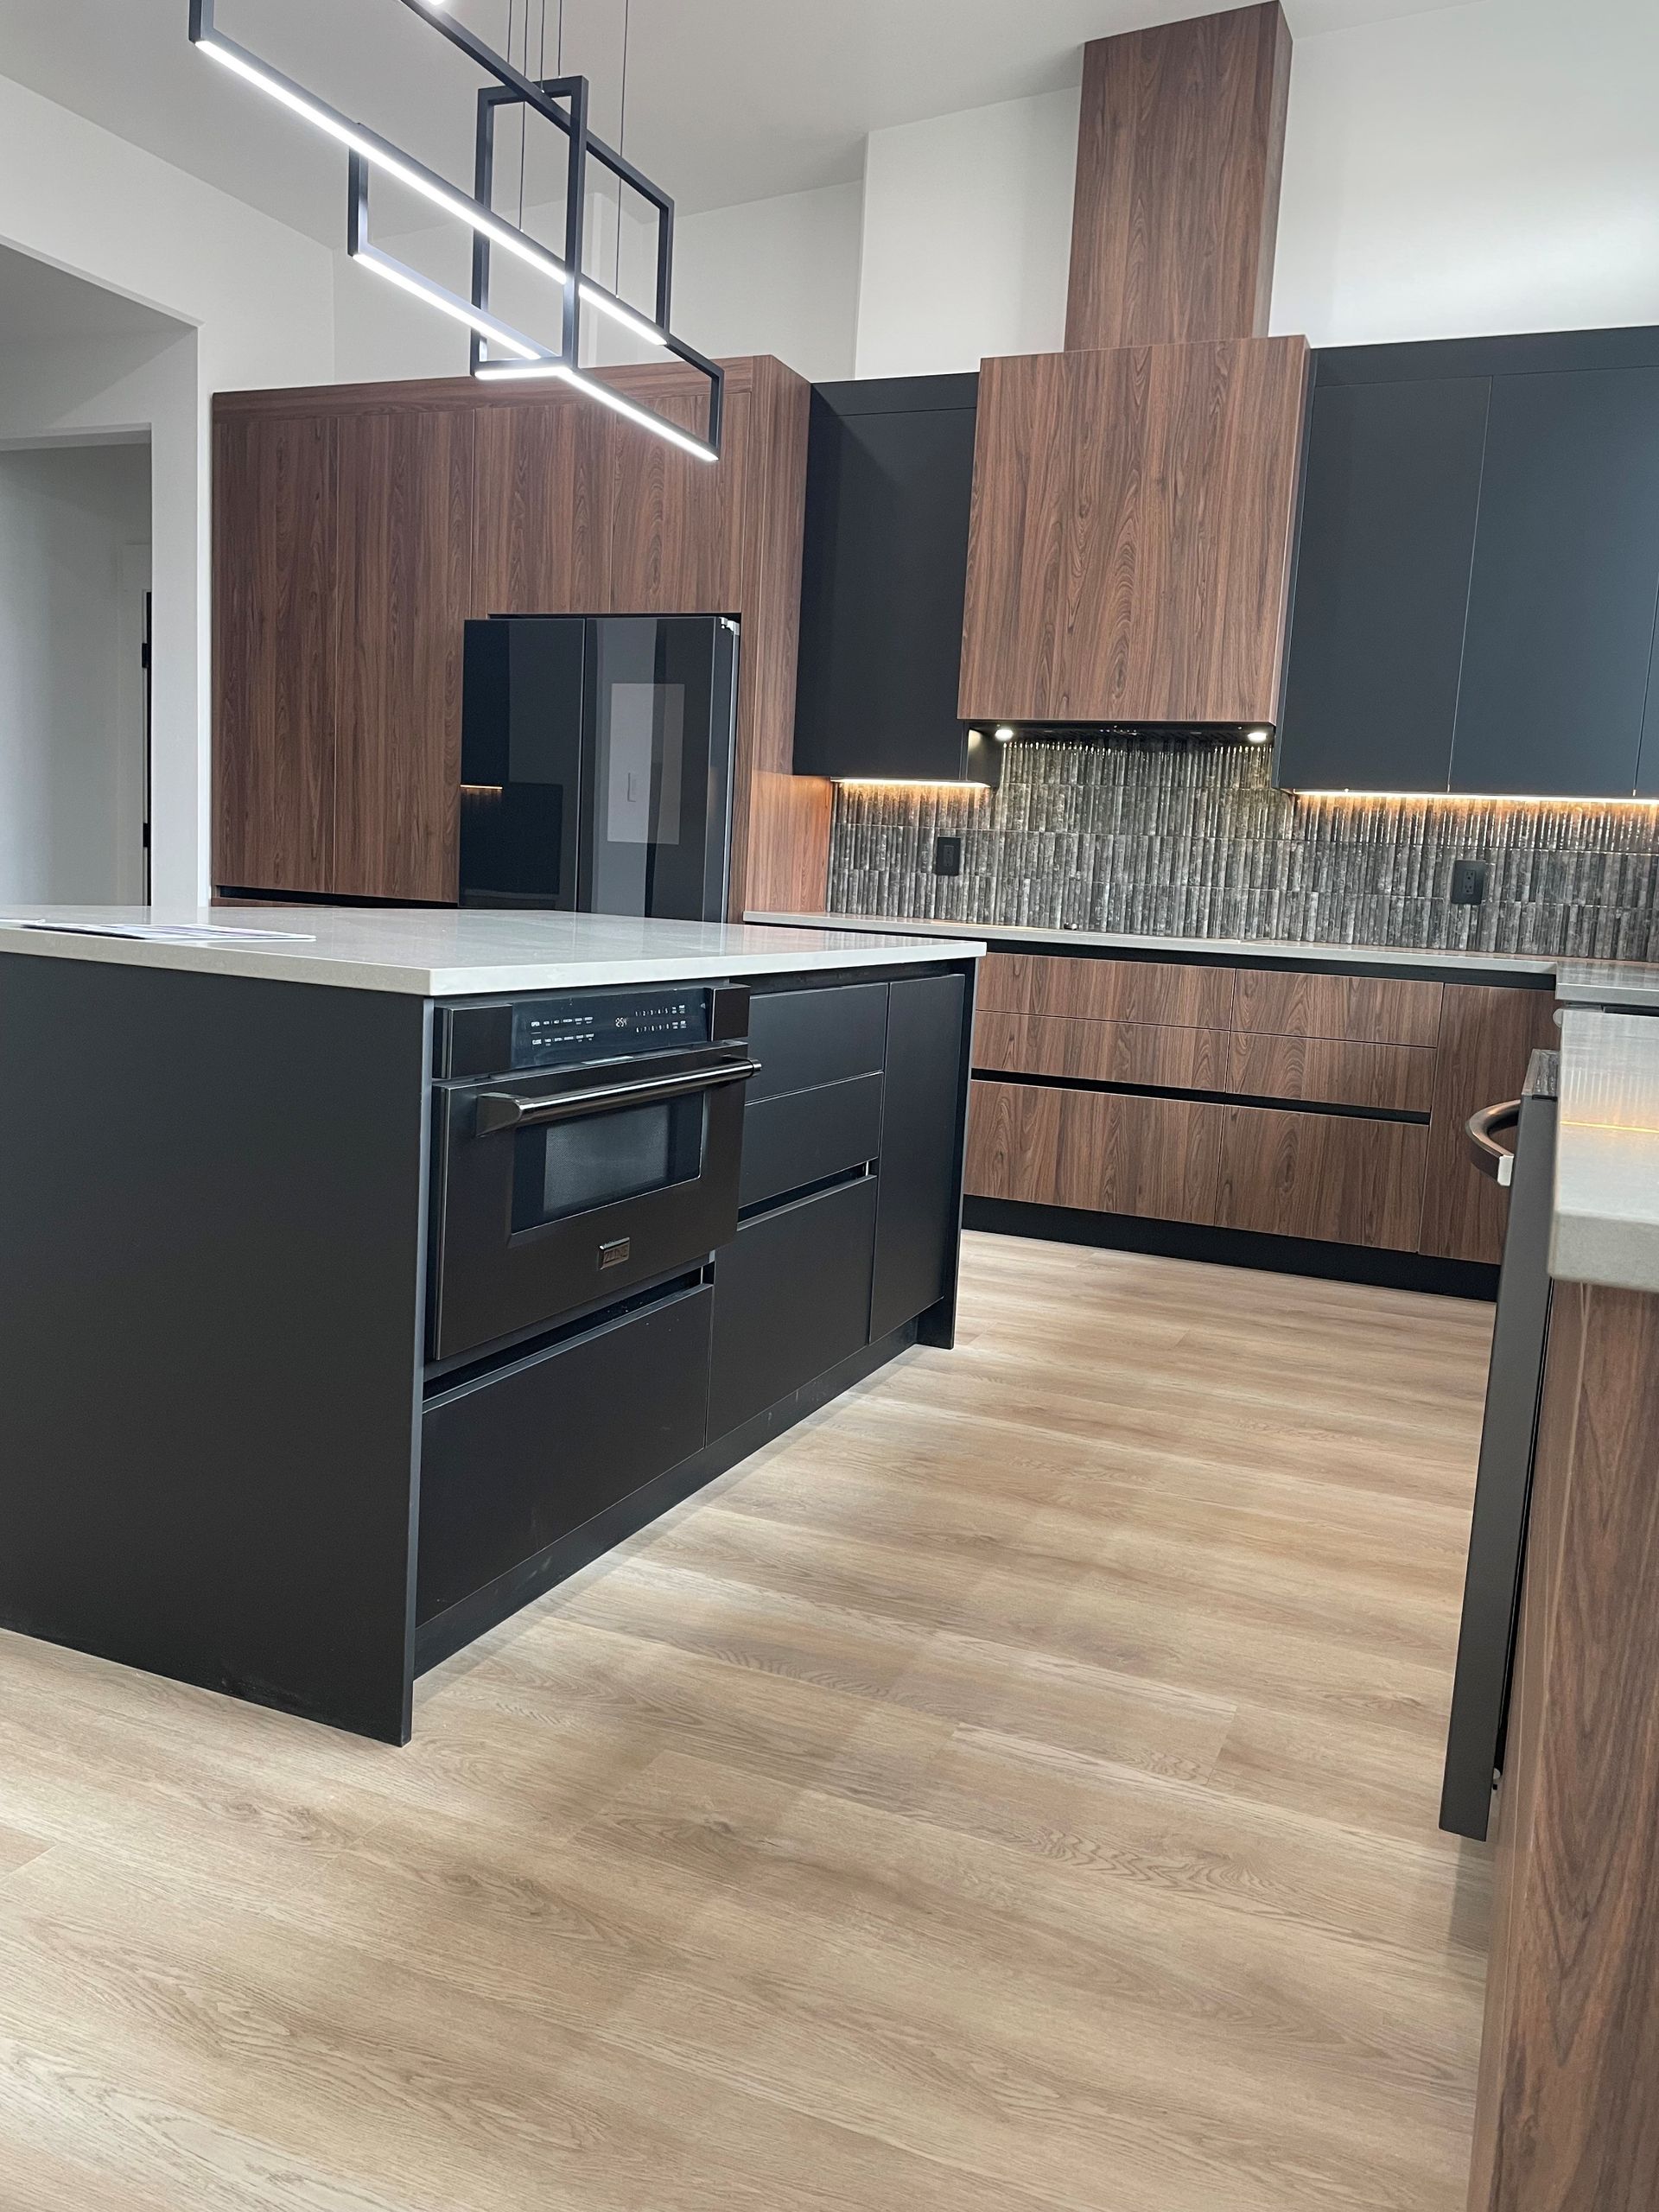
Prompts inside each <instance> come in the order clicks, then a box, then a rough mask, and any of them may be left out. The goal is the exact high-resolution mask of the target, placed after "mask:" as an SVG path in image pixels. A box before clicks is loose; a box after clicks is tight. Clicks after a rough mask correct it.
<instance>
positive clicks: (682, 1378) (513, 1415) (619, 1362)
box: [415, 1290, 714, 1622]
mask: <svg viewBox="0 0 1659 2212" xmlns="http://www.w3.org/2000/svg"><path fill="white" fill-rule="evenodd" d="M713 1307H714V1294H713V1293H712V1292H711V1291H709V1290H693V1291H687V1292H684V1293H683V1294H680V1295H679V1296H677V1297H674V1298H671V1299H669V1300H665V1301H664V1303H663V1304H661V1305H659V1306H647V1307H646V1308H645V1309H644V1311H642V1312H640V1313H631V1314H627V1315H625V1316H624V1317H623V1319H620V1320H619V1321H614V1322H612V1323H611V1324H609V1325H607V1326H606V1327H603V1328H600V1329H596V1330H594V1331H593V1332H591V1333H590V1334H588V1335H586V1336H581V1337H576V1338H573V1339H571V1340H570V1341H569V1343H566V1344H557V1345H555V1346H554V1347H553V1348H552V1349H551V1350H550V1351H545V1352H542V1353H539V1354H537V1355H536V1356H535V1357H531V1358H530V1359H527V1360H524V1362H522V1363H520V1364H519V1365H518V1366H516V1367H509V1368H506V1369H504V1370H500V1371H499V1372H497V1373H494V1374H491V1375H486V1376H484V1377H483V1378H482V1379H481V1380H480V1381H479V1382H476V1383H467V1384H463V1385H462V1386H461V1388H460V1389H456V1390H454V1391H451V1392H450V1393H449V1394H448V1395H447V1396H442V1397H437V1398H435V1399H434V1400H433V1401H432V1402H431V1403H430V1404H429V1406H428V1407H427V1408H426V1413H425V1415H424V1417H423V1421H422V1424H421V1520H420V1545H419V1564H418V1567H417V1570H416V1605H415V1611H416V1620H417V1621H421V1622H426V1621H429V1620H430V1619H432V1618H433V1617H434V1616H435V1614H438V1613H441V1612H443V1611H446V1610H447V1609H448V1607H449V1606H451V1605H457V1604H459V1603H460V1601H461V1599H463V1598H469V1597H471V1596H472V1595H473V1593H474V1592H475V1591H479V1590H482V1589H484V1588H485V1587H486V1586H487V1585H488V1584H490V1583H492V1582H493V1581H494V1580H496V1578H497V1577H498V1576H499V1575H502V1574H505V1573H508V1571H509V1570H510V1569H511V1568H512V1567H520V1566H522V1565H523V1564H524V1561H525V1560H531V1559H534V1558H535V1556H536V1555H537V1553H538V1552H541V1551H543V1550H545V1549H546V1548H547V1547H548V1545H550V1544H552V1543H556V1542H557V1541H558V1540H559V1539H560V1538H561V1537H562V1536H568V1535H570V1534H571V1532H572V1531H573V1530H575V1529H579V1528H580V1527H581V1526H582V1522H584V1521H591V1520H592V1519H593V1517H594V1514H596V1513H601V1512H603V1511H604V1510H605V1508H606V1507H607V1506H609V1505H614V1504H616V1503H618V1501H619V1500H620V1499H621V1498H625V1497H627V1496H628V1495H629V1494H630V1492H632V1491H636V1490H638V1489H639V1487H640V1485H641V1484H644V1483H648V1482H650V1481H651V1480H652V1478H653V1477H655V1476H657V1475H661V1474H665V1473H666V1472H667V1471H668V1470H669V1469H670V1468H671V1467H677V1466H678V1465H679V1464H680V1462H681V1461H682V1460H683V1459H690V1458H691V1456H692V1455H693V1453H694V1452H700V1451H701V1450H702V1446H703V1441H704V1438H705V1434H706V1430H707V1420H708V1408H709V1337H710V1331H711V1327H712V1322H713Z"/></svg>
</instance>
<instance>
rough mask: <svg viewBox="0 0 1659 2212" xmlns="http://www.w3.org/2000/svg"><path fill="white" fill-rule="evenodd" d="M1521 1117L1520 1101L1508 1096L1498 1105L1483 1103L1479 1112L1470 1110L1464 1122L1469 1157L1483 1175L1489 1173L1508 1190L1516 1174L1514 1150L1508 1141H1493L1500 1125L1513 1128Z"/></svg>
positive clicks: (1503, 1127)
mask: <svg viewBox="0 0 1659 2212" xmlns="http://www.w3.org/2000/svg"><path fill="white" fill-rule="evenodd" d="M1520 1119H1521V1101H1520V1100H1519V1099H1518V1098H1507V1099H1505V1100H1504V1102H1503V1104H1502V1105H1501V1106H1483V1107H1482V1108H1481V1109H1480V1111H1479V1113H1478V1114H1471V1116H1469V1119H1468V1120H1467V1121H1466V1122H1465V1123H1464V1128H1465V1133H1466V1134H1467V1135H1468V1139H1469V1157H1470V1158H1471V1160H1473V1161H1474V1163H1475V1165H1476V1166H1477V1167H1478V1168H1479V1170H1480V1172H1481V1173H1482V1174H1483V1175H1490V1176H1491V1179H1492V1180H1493V1182H1494V1183H1497V1184H1498V1185H1500V1186H1501V1187H1502V1188H1503V1189H1504V1190H1508V1188H1509V1186H1510V1180H1511V1179H1512V1178H1513V1176H1514V1174H1515V1154H1513V1153H1512V1152H1511V1151H1510V1148H1509V1147H1508V1146H1507V1145H1503V1144H1495V1143H1494V1142H1493V1141H1492V1140H1493V1139H1494V1137H1495V1136H1496V1135H1497V1132H1498V1130H1499V1129H1512V1128H1514V1127H1515V1125H1516V1122H1518V1121H1519V1120H1520Z"/></svg>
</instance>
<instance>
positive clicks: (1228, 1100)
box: [973, 1068, 1429, 1129]
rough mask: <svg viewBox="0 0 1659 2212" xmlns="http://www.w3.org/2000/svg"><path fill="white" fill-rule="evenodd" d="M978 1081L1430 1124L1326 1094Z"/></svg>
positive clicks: (979, 1072)
mask: <svg viewBox="0 0 1659 2212" xmlns="http://www.w3.org/2000/svg"><path fill="white" fill-rule="evenodd" d="M973 1075H974V1081H975V1082H976V1083H1019V1084H1026V1085H1027V1087H1028V1088H1029V1089H1031V1090H1098V1091H1104V1092H1107V1093H1109V1095H1110V1096H1113V1097H1116V1098H1182V1099H1185V1100H1187V1101H1189V1102H1190V1103H1194V1104H1197V1105H1200V1106H1262V1107H1266V1108H1267V1109H1269V1110H1270V1111H1271V1112H1273V1113H1275V1114H1278V1113H1286V1114H1330V1115H1333V1116H1337V1117H1338V1118H1339V1119H1340V1120H1343V1121H1347V1122H1414V1123H1415V1124H1416V1126H1417V1127H1418V1128H1425V1129H1426V1128H1427V1127H1428V1121H1429V1117H1428V1116H1427V1114H1418V1113H1414V1112H1412V1111H1411V1110H1410V1109H1409V1108H1407V1107H1404V1106H1350V1105H1338V1104H1337V1103H1334V1102H1332V1101H1331V1100H1329V1099H1323V1098H1275V1097H1271V1096H1267V1095H1266V1094H1260V1095H1259V1094H1257V1093H1256V1092H1255V1091H1249V1090H1185V1089H1184V1088H1183V1087H1182V1086H1181V1085H1180V1084H1166V1083H1103V1082H1101V1081H1099V1080H1098V1079H1096V1078H1093V1077H1085V1076H1069V1075H1027V1074H1024V1073H1020V1074H1014V1073H1011V1072H1009V1071H1006V1070H1004V1069H1001V1068H976V1069H975V1070H974V1071H973Z"/></svg>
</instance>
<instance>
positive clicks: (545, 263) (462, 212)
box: [196, 31, 668, 346]
mask: <svg viewBox="0 0 1659 2212" xmlns="http://www.w3.org/2000/svg"><path fill="white" fill-rule="evenodd" d="M196 45H197V48H198V49H199V50H200V52H201V53H203V54H211V55H212V56H213V60H215V61H217V62H219V63H221V64H222V65H223V67H225V68H226V69H230V70H232V71H234V73H236V75H238V77H241V78H244V79H245V80H246V81H247V82H248V83H249V84H250V85H256V86H258V88H259V90H260V91H261V92H264V93H267V94H268V95H269V96H270V99H274V100H277V101H278V102H280V103H281V105H283V107H285V108H289V109H290V110H291V111H293V113H294V114H296V115H298V116H302V117H303V118H305V120H306V122H308V123H310V124H315V126H316V128H317V129H318V130H322V131H326V132H327V135H328V136H329V137H331V138H334V139H337V140H338V141H339V142H340V144H341V145H342V146H346V147H349V148H350V149H351V151H352V152H353V153H354V154H360V155H361V156H362V157H363V159H364V160H365V162H372V164H373V166H374V167H375V168H378V169H384V170H385V174H386V175H388V176H391V177H396V178H397V181H398V183H399V184H403V185H407V186H408V188H409V189H410V191H411V192H417V193H419V194H420V195H421V196H422V198H423V199H424V200H430V201H431V202H432V204H433V205H434V207H442V209H443V211H444V213H445V214H447V215H453V216H454V218H455V219H456V220H457V221H458V222H462V223H466V224H467V225H468V226H470V227H471V228H472V229H473V230H475V231H477V232H480V233H481V235H482V236H483V237H485V238H488V239H489V241H490V243H491V245H499V247H500V248H501V249H502V251H504V252H506V253H512V254H516V255H517V256H518V258H519V260H520V261H525V262H528V263H529V264H530V265H531V268H532V269H537V270H540V271H541V272H542V274H543V276H547V277H552V278H553V279H554V280H555V282H556V283H560V284H563V283H564V282H565V280H566V278H567V277H568V276H569V270H568V269H567V268H566V266H565V264H564V263H563V261H561V260H560V259H559V258H558V257H557V256H556V255H555V254H552V253H550V252H549V251H547V249H546V247H545V246H543V245H537V243H536V241H535V239H534V238H526V237H525V235H524V232H522V231H519V230H515V229H514V228H513V226H512V224H511V223H504V222H502V221H500V220H499V219H498V218H497V217H496V216H494V215H492V214H491V213H489V211H488V210H487V209H486V208H484V207H480V205H479V203H478V201H477V200H469V199H468V198H467V194H465V193H464V192H460V191H457V190H456V188H455V187H454V185H451V184H446V183H445V181H444V180H443V179H442V177H440V176H435V175H433V173H432V171H431V170H430V169H429V168H423V167H422V166H421V164H420V163H419V162H415V161H412V160H410V157H409V156H407V155H404V154H400V153H399V152H398V151H397V148H396V147H395V146H392V145H391V144H389V143H387V141H386V140H385V139H384V138H381V137H377V136H376V135H375V133H374V132H373V131H372V130H365V129H364V128H363V127H362V125H361V124H355V123H353V122H350V121H349V120H348V119H347V118H346V117H345V116H343V115H340V114H339V113H337V112H336V111H335V110H334V109H333V108H331V107H329V106H328V105H327V103H326V102H324V101H322V100H319V99H313V98H312V96H311V94H310V93H309V92H304V91H302V89H301V87H300V86H298V85H296V84H294V83H292V82H291V81H290V80H289V79H288V78H286V77H284V76H283V75H282V74H281V73H280V72H279V71H277V70H275V69H271V68H269V67H267V66H266V65H265V63H264V62H263V61H261V60H257V58H256V57H255V56H254V55H253V54H249V53H247V52H245V50H244V49H243V48H241V47H239V46H237V45H235V44H233V43H232V41H231V40H229V39H226V38H221V37H220V36H219V34H218V32H216V31H215V32H213V33H212V34H210V35H205V36H203V37H201V38H200V39H198V40H197V41H196ZM582 298H583V300H584V301H586V302H587V303H588V306H589V307H592V308H597V310H598V311H599V313H600V314H601V315H608V316H609V317H610V318H611V320H612V321H613V322H617V323H620V325H621V326H622V327H623V328H624V329H625V330H626V331H628V332H630V333H631V334H632V335H633V336H634V337H635V338H638V339H640V340H643V341H644V342H645V344H647V345H652V346H666V345H667V343H668V341H667V340H666V339H665V338H664V335H663V334H662V332H661V331H660V330H659V329H658V327H657V326H656V324H655V323H653V322H650V321H647V320H646V318H645V316H644V315H639V314H637V313H636V312H635V310H634V309H633V308H631V307H627V306H626V305H625V304H624V303H623V302H621V301H620V300H618V299H615V298H613V296H612V295H611V294H610V293H609V292H607V291H606V290H605V289H603V288H602V287H601V286H600V285H597V284H594V283H592V282H591V281H590V280H589V279H588V278H587V277H583V278H582Z"/></svg>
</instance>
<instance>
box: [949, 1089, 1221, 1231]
mask: <svg viewBox="0 0 1659 2212" xmlns="http://www.w3.org/2000/svg"><path fill="white" fill-rule="evenodd" d="M1224 1111H1225V1109H1224V1108H1222V1107H1219V1106H1214V1105H1210V1104H1206V1103H1201V1102H1198V1101H1196V1100H1190V1099H1185V1098H1140V1097H1135V1096H1126V1095H1120V1094H1118V1093H1116V1092H1112V1091H1099V1090H1060V1089H1058V1088H1057V1087H1052V1086H1050V1085H1047V1084H1028V1083H981V1082H977V1081H976V1083H975V1084H974V1086H973V1096H972V1102H971V1108H970V1112H969V1125H968V1190H969V1193H970V1194H971V1195H972V1196H973V1197H975V1198H1015V1199H1019V1200H1021V1201H1023V1202H1024V1203H1026V1204H1027V1205H1057V1206H1073V1207H1077V1208H1079V1209H1081V1210H1083V1211H1087V1212H1090V1213H1125V1214H1144V1215H1149V1216H1151V1217H1154V1218H1155V1219H1159V1220H1163V1221H1195V1222H1213V1221H1214V1219H1215V1217H1216V1162H1217V1135H1218V1132H1219V1128H1220V1119H1221V1116H1222V1114H1223V1113H1224Z"/></svg>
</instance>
